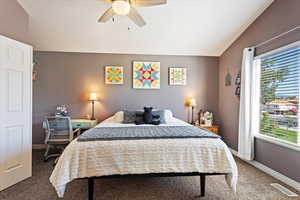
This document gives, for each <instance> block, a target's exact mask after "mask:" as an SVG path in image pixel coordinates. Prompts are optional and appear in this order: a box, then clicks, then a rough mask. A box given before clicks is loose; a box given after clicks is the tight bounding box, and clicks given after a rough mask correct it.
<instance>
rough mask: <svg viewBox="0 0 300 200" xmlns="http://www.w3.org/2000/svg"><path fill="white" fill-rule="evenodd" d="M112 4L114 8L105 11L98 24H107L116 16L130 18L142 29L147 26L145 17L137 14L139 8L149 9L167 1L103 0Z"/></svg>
mask: <svg viewBox="0 0 300 200" xmlns="http://www.w3.org/2000/svg"><path fill="white" fill-rule="evenodd" d="M103 1H108V2H112V6H111V7H110V8H109V9H108V10H106V11H105V13H104V14H103V15H102V16H101V17H100V18H99V20H98V22H102V23H105V22H107V21H108V20H110V19H111V18H113V16H114V15H124V16H128V17H129V18H130V19H131V20H132V21H133V22H134V23H135V24H136V25H138V26H140V27H142V26H145V25H146V22H145V20H144V19H143V17H142V16H141V15H140V14H139V13H138V12H137V10H136V9H135V8H137V7H148V6H157V5H162V4H166V3H167V0H103Z"/></svg>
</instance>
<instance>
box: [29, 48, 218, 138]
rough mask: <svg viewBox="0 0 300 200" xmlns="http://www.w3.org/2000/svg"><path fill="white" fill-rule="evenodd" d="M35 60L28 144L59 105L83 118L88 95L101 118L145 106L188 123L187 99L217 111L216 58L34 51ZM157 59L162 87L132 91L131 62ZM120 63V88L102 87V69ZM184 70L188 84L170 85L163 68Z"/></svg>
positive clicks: (41, 135)
mask: <svg viewBox="0 0 300 200" xmlns="http://www.w3.org/2000/svg"><path fill="white" fill-rule="evenodd" d="M34 58H35V60H36V61H37V62H38V65H37V66H35V67H36V69H37V71H38V76H37V80H36V81H34V82H33V143H35V144H38V143H43V138H44V132H43V130H42V128H41V123H42V120H43V118H44V117H45V116H47V115H50V114H51V113H53V112H54V111H55V107H56V105H58V104H67V105H69V107H70V111H71V116H72V117H74V118H77V117H83V116H85V115H86V114H90V113H91V104H90V102H88V101H87V99H88V94H89V93H90V92H94V91H96V92H99V94H100V95H101V101H100V102H98V103H97V104H96V116H97V118H98V119H100V120H103V119H105V118H107V117H108V116H110V115H112V114H113V113H114V112H116V111H118V110H122V109H126V108H127V109H141V108H142V107H143V106H145V105H152V106H154V107H157V108H169V109H171V110H172V111H173V113H174V115H175V116H176V117H178V118H180V119H183V120H187V111H188V110H187V108H186V107H185V106H184V100H185V98H186V97H191V96H193V97H195V98H196V99H197V104H198V106H197V109H196V110H197V111H198V110H199V109H200V108H202V109H208V110H211V111H213V112H214V113H215V115H216V118H217V115H218V114H217V110H218V77H219V75H218V65H219V62H218V58H216V57H193V56H150V55H120V54H119V55H118V54H89V53H55V52H35V53H34ZM134 60H135V61H160V62H161V89H160V90H136V89H133V88H132V61H134ZM106 65H122V66H124V70H125V77H124V79H125V83H124V85H105V84H104V67H105V66H106ZM169 67H187V70H188V81H187V86H169V85H168V68H169Z"/></svg>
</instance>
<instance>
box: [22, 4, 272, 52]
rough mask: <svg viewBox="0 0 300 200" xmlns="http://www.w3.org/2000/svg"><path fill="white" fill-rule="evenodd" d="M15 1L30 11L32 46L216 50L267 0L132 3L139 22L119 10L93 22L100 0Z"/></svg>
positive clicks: (90, 49) (229, 41) (67, 49)
mask: <svg viewBox="0 0 300 200" xmlns="http://www.w3.org/2000/svg"><path fill="white" fill-rule="evenodd" d="M19 2H20V3H21V5H22V6H23V7H24V8H25V10H26V11H27V12H28V13H29V15H30V23H29V30H30V34H31V37H32V43H33V45H34V47H35V50H41V51H64V52H97V53H132V54H161V55H202V56H219V55H221V54H222V53H223V52H224V51H225V50H226V49H227V48H228V47H229V46H230V44H232V42H233V41H234V40H235V39H237V37H238V36H239V35H240V34H241V33H242V32H243V31H244V30H245V29H246V28H247V26H248V25H249V24H251V23H252V22H253V21H254V20H255V18H256V17H257V16H259V15H260V14H261V13H262V12H263V11H264V10H265V9H266V8H267V7H268V6H269V5H270V4H271V3H272V2H273V0H168V4H167V5H164V6H156V7H147V8H138V11H139V12H140V14H141V15H142V16H143V17H144V19H145V20H146V22H147V25H146V26H145V27H142V28H140V27H137V26H136V25H135V24H133V23H132V22H131V21H130V20H129V19H128V18H127V17H124V16H118V17H116V20H115V22H112V21H109V22H108V23H106V24H102V23H101V24H99V23H97V19H98V18H99V16H100V15H101V14H102V13H103V12H104V11H105V10H106V9H107V8H109V7H110V3H108V2H104V1H101V0H19ZM128 27H129V28H130V30H128Z"/></svg>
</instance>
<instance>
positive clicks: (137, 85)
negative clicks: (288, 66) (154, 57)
mask: <svg viewBox="0 0 300 200" xmlns="http://www.w3.org/2000/svg"><path fill="white" fill-rule="evenodd" d="M132 71H133V80H132V81H133V88H134V89H160V62H151V61H133V70H132Z"/></svg>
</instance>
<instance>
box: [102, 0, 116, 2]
mask: <svg viewBox="0 0 300 200" xmlns="http://www.w3.org/2000/svg"><path fill="white" fill-rule="evenodd" d="M102 1H106V2H113V1H114V0H102Z"/></svg>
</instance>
